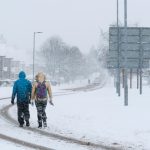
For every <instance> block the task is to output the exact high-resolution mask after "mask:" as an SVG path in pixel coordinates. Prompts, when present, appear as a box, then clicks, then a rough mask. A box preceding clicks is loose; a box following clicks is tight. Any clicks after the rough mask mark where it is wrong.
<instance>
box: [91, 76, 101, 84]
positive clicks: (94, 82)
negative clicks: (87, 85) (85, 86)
mask: <svg viewBox="0 0 150 150" xmlns="http://www.w3.org/2000/svg"><path fill="white" fill-rule="evenodd" d="M100 83H101V78H100V77H97V78H95V79H94V81H93V84H96V85H99V84H100Z"/></svg>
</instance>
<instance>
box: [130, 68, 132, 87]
mask: <svg viewBox="0 0 150 150" xmlns="http://www.w3.org/2000/svg"><path fill="white" fill-rule="evenodd" d="M130 88H132V69H130Z"/></svg>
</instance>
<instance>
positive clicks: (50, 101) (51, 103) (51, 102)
mask: <svg viewBox="0 0 150 150" xmlns="http://www.w3.org/2000/svg"><path fill="white" fill-rule="evenodd" d="M49 103H50V105H52V106H54V104H53V101H52V98H50V100H49Z"/></svg>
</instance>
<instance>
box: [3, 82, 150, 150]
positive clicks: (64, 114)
mask: <svg viewBox="0 0 150 150" xmlns="http://www.w3.org/2000/svg"><path fill="white" fill-rule="evenodd" d="M59 88H62V87H61V86H60V87H59ZM5 90H6V89H5ZM52 90H53V92H54V91H55V92H57V90H58V88H57V87H55V88H52ZM2 91H3V90H2ZM149 91H150V89H149V87H148V86H145V87H144V88H143V95H139V91H138V90H137V89H136V88H134V89H130V90H129V106H124V96H123V90H122V91H121V97H118V96H117V94H116V93H115V89H114V87H113V85H112V84H108V85H107V86H105V87H104V88H101V89H99V90H96V91H91V92H78V93H75V94H70V95H64V96H54V98H53V100H54V104H55V106H54V107H52V106H50V105H49V104H48V106H47V109H46V112H47V117H48V120H47V121H48V128H47V129H45V130H47V131H48V132H52V133H59V134H62V135H65V136H70V137H75V138H78V139H81V140H89V141H91V142H95V143H104V144H108V145H112V144H113V143H118V144H120V145H124V146H125V147H131V148H130V149H136V150H142V149H144V150H149V149H150V143H149V141H150V119H149V118H150V117H149V114H150V100H149V97H150V92H149ZM30 112H31V119H30V122H31V126H32V127H35V128H36V127H37V116H36V115H37V114H36V108H35V107H30ZM10 114H11V115H12V117H13V118H15V119H16V118H17V116H16V107H13V108H12V109H11V110H10Z"/></svg>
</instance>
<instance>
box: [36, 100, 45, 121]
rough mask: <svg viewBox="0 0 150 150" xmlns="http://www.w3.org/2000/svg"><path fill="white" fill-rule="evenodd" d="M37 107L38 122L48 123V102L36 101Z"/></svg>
mask: <svg viewBox="0 0 150 150" xmlns="http://www.w3.org/2000/svg"><path fill="white" fill-rule="evenodd" d="M35 105H36V108H37V118H38V122H42V121H43V122H46V119H47V117H46V112H45V109H46V106H47V101H38V100H36V101H35Z"/></svg>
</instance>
